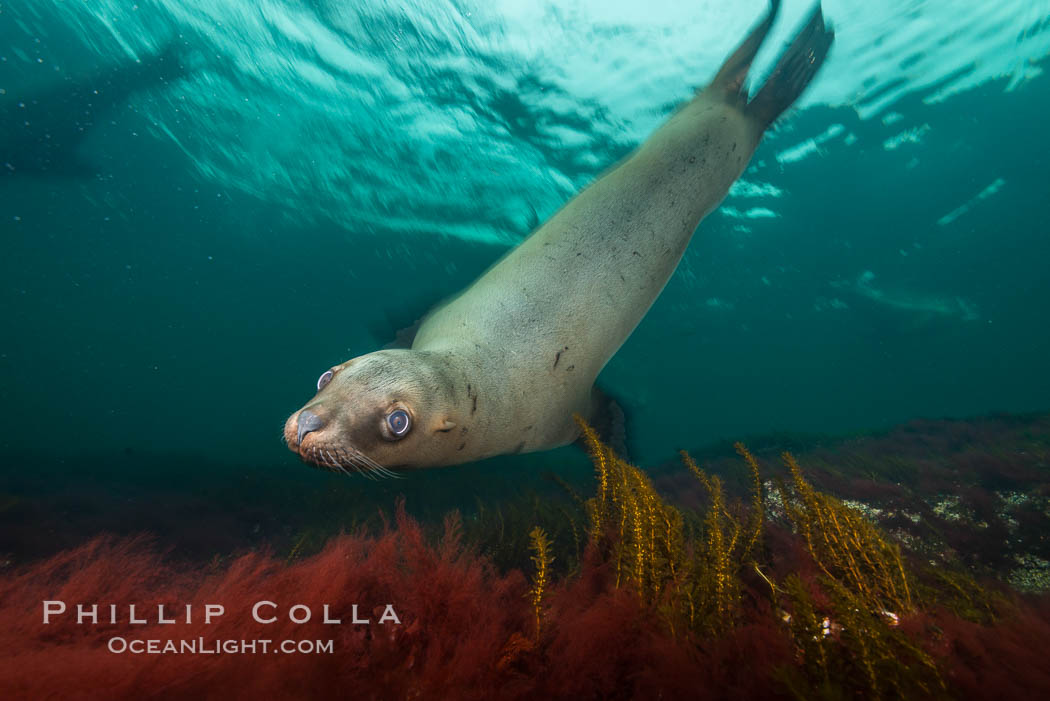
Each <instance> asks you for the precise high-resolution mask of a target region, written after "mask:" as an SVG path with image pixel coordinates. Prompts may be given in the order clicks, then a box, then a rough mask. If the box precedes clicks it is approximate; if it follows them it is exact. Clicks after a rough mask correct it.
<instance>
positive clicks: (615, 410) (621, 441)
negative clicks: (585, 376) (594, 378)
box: [587, 387, 630, 461]
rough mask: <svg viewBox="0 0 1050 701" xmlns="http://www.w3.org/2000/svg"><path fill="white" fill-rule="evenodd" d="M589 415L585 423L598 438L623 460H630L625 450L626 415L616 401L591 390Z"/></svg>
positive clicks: (601, 392) (595, 388)
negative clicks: (589, 425)
mask: <svg viewBox="0 0 1050 701" xmlns="http://www.w3.org/2000/svg"><path fill="white" fill-rule="evenodd" d="M591 406H592V409H591V415H590V416H589V417H588V419H587V421H588V423H590V424H591V428H593V429H594V432H595V433H597V434H598V438H600V439H601V440H602V442H603V443H605V445H607V446H609V447H610V448H612V449H613V452H614V453H616V454H617V455H619V456H620V457H621V458H623V459H624V460H628V461H629V460H630V454H629V451H628V450H627V415H626V414H625V413H624V410H623V407H622V406H621V405H620V403H619V402H618V401H616V400H615V399H613V398H612V397H611V396H610V395H609V394H608V393H606V392H605V391H603V390H601V389H599V388H597V387H594V388H593V389H591Z"/></svg>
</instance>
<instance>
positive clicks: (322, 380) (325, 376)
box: [317, 370, 335, 392]
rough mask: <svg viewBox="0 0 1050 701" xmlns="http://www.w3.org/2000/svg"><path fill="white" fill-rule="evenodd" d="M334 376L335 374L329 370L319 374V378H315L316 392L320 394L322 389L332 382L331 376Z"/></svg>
mask: <svg viewBox="0 0 1050 701" xmlns="http://www.w3.org/2000/svg"><path fill="white" fill-rule="evenodd" d="M334 374H335V373H333V372H332V371H331V370H325V371H324V372H323V373H322V374H321V376H320V377H318V378H317V391H318V392H320V391H321V390H322V389H324V388H325V385H327V384H328V383H329V382H331V381H332V375H334Z"/></svg>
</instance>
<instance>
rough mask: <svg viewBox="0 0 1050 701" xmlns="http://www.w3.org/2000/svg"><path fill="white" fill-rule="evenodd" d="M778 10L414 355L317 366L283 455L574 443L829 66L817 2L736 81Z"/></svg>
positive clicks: (380, 465) (373, 456) (443, 316)
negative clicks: (752, 163)
mask: <svg viewBox="0 0 1050 701" xmlns="http://www.w3.org/2000/svg"><path fill="white" fill-rule="evenodd" d="M779 4H780V3H779V0H775V1H774V2H772V3H771V5H770V9H769V11H768V13H767V14H766V16H765V18H764V19H763V20H762V21H761V22H760V23H759V24H758V26H757V27H756V28H755V29H754V30H752V32H751V33H750V34H749V35H748V37H747V38H746V39H745V40H744V42H743V43H742V44H741V45H740V46H739V48H737V50H736V51H735V52H734V53H733V54H732V55H731V56H730V57H729V58H728V59H727V60H726V62H725V63H724V64H723V65H722V67H721V69H720V70H719V71H718V74H717V75H716V76H715V78H714V80H713V81H712V82H711V84H710V85H708V86H707V87H706V88H704V89H703V91H702V92H700V93H699V94H698V95H697V96H696V97H694V98H693V99H692V100H691V101H690V102H689V103H687V104H686V105H685V106H684V107H682V108H681V109H679V110H678V112H676V113H675V114H674V115H673V116H672V117H671V118H670V119H669V120H668V121H667V122H666V123H665V124H664V125H663V126H661V127H660V128H659V129H658V130H657V131H656V132H655V133H654V134H653V135H652V136H650V137H649V139H648V140H646V141H645V143H643V144H642V145H641V146H640V147H639V148H638V149H637V150H636V151H635V152H634V153H632V154H631V155H630V156H628V157H627V158H626V159H625V160H623V161H622V162H621V163H619V164H618V165H617V166H615V167H614V168H613V169H612V170H610V171H609V172H607V173H606V174H605V175H603V176H602V177H601V178H600V179H599V180H597V181H596V182H594V183H593V184H591V185H590V186H589V187H587V188H586V189H584V190H583V191H582V192H580V193H579V194H578V195H577V196H576V197H575V198H574V199H572V200H571V201H570V202H568V203H567V204H566V205H565V206H563V207H562V208H561V210H559V211H558V212H557V213H556V214H555V215H554V216H553V217H551V219H550V220H549V221H548V222H547V223H546V224H544V225H543V226H541V227H540V228H539V229H537V230H536V231H535V232H533V233H532V235H530V236H529V237H528V238H527V239H525V241H523V242H522V243H521V244H520V245H519V246H517V247H516V248H514V249H513V250H512V251H511V252H510V253H508V254H507V255H506V256H505V257H504V258H502V259H501V260H500V261H498V262H497V263H496V264H495V265H494V266H493V267H492V268H490V269H489V270H488V271H487V272H485V273H484V274H483V275H482V276H481V277H480V278H479V279H478V280H477V281H475V282H474V283H473V284H472V285H471V286H470V287H468V288H467V289H466V290H464V291H463V292H461V293H460V294H459V295H458V296H457V297H455V298H454V299H452V300H451V301H448V302H446V303H445V304H443V305H440V306H439V307H437V308H436V309H434V310H432V311H431V312H430V313H429V314H428V315H427V316H426V317H424V319H423V320H422V322H421V324H420V326H419V328H418V331H417V332H416V335H415V337H414V339H413V340H412V343H411V348H404V349H390V350H380V351H376V352H374V353H369V354H367V355H363V356H361V357H358V358H354V359H352V360H349V361H347V362H345V363H343V364H341V365H338V366H336V367H333V368H331V369H329V370H326V371H325V372H324V373H323V374H322V375H321V377H320V379H319V380H318V383H317V390H318V391H317V394H316V396H315V397H314V398H313V399H312V400H310V402H309V403H308V404H307V405H306V406H305V407H303V408H302V409H301V410H299V411H297V412H295V413H294V414H292V415H291V416H290V417H289V418H288V420H287V422H286V423H285V427H284V438H285V440H286V441H287V443H288V447H289V448H291V450H293V451H294V452H296V453H298V454H299V455H300V456H301V457H302V458H303V459H304V460H306V461H307V462H310V463H313V464H315V465H317V466H319V467H325V468H328V469H331V470H339V471H345V472H350V471H360V472H364V473H366V474H373V473H377V472H378V473H385V472H386V470H387V468H418V467H434V466H441V465H452V464H457V463H464V462H469V461H473V460H479V459H482V458H486V457H490V456H494V455H500V454H505V453H523V452H529V451H536V450H544V449H548V448H554V447H557V446H561V445H565V444H567V443H570V442H572V441H573V440H574V439H576V438H577V431H578V429H577V426H576V423H575V422H574V421H573V418H572V417H573V415H574V414H579V415H582V416H583V417H585V418H587V417H593V416H595V415H596V414H597V413H599V412H601V411H602V404H603V400H602V398H601V395H600V393H599V392H597V391H596V390H595V389H594V381H595V379H596V378H597V376H598V373H599V371H601V369H602V367H604V365H605V364H606V362H607V361H608V360H609V358H611V357H612V355H613V354H614V353H615V352H616V351H617V349H619V347H620V346H621V344H623V342H624V341H625V340H626V339H627V337H628V336H629V335H630V334H631V332H632V331H633V330H634V328H635V326H637V324H638V322H639V321H641V319H642V317H643V316H644V315H645V313H646V312H647V311H648V309H649V307H650V306H651V305H652V303H653V301H654V300H655V299H656V297H657V296H658V295H659V294H660V292H661V290H662V289H663V287H664V285H665V284H666V283H667V280H668V279H669V278H670V276H671V274H672V273H673V272H674V269H675V267H676V266H677V265H678V261H679V260H680V259H681V257H682V254H683V253H684V252H685V249H686V246H688V244H689V240H690V238H691V237H692V235H693V231H694V230H695V229H696V227H697V225H698V224H699V223H700V220H701V219H702V218H703V217H704V216H705V215H706V214H707V213H708V212H710V211H711V210H712V209H714V208H715V207H716V206H717V205H718V203H719V202H721V200H722V199H723V198H724V197H725V195H726V193H727V192H728V191H729V186H730V185H731V184H732V183H733V181H735V180H736V179H737V178H738V177H739V176H740V174H741V172H743V170H744V167H745V166H746V165H747V163H748V161H749V160H750V158H751V155H752V154H753V153H754V151H755V149H756V147H757V146H758V143H759V140H760V139H761V138H762V134H763V133H764V132H765V130H766V129H767V128H768V127H769V125H770V124H771V123H772V122H773V121H774V120H775V119H776V118H777V117H778V116H779V115H780V114H781V113H782V112H783V111H784V110H785V109H786V108H787V107H788V106H789V105H791V104H792V102H794V101H795V99H796V98H797V97H798V96H799V95H800V94H801V93H802V91H803V89H804V88H805V87H806V85H807V84H808V83H809V82H810V80H812V78H813V76H814V75H815V74H816V73H817V71H818V70H819V68H820V66H821V64H822V63H823V61H824V58H825V56H826V54H827V51H828V49H829V47H830V46H831V43H832V38H833V34H832V32H831V31H830V30H829V29H828V28H827V27H826V26H825V24H824V18H823V15H822V13H821V10H820V6H819V5H818V6H817V8H816V9H815V10H814V11H813V12H812V14H811V15H810V17H809V18H808V21H807V22H806V23H805V25H804V27H803V28H802V30H801V31H800V32H799V34H798V35H797V36H796V37H795V39H794V41H793V42H792V43H791V45H790V46H789V47H788V49H787V50H786V51H785V52H784V55H783V56H782V57H781V58H780V60H779V61H778V63H777V65H776V67H775V68H774V71H773V73H772V75H771V76H770V77H769V79H768V80H767V81H766V83H765V85H764V86H763V87H762V88H761V90H759V91H758V93H757V94H756V95H755V96H754V97H753V98H751V99H750V100H749V99H748V93H747V90H746V88H745V87H744V82H745V78H746V77H747V73H748V69H749V68H750V66H751V62H752V60H753V59H754V57H755V54H756V53H757V52H758V49H759V47H760V46H761V44H762V41H763V40H764V39H765V37H766V35H767V33H768V32H769V28H770V26H771V25H772V23H773V20H774V18H775V16H776V14H777V10H778V8H779Z"/></svg>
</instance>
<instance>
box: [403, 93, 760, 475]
mask: <svg viewBox="0 0 1050 701" xmlns="http://www.w3.org/2000/svg"><path fill="white" fill-rule="evenodd" d="M759 136H760V131H759V130H758V129H756V128H755V126H753V125H752V124H751V120H748V119H746V118H744V117H743V116H742V115H741V114H739V113H738V112H735V110H734V108H733V107H731V106H729V105H727V104H726V103H725V102H724V101H720V100H713V99H705V98H704V96H703V95H701V96H700V97H699V98H697V99H696V100H693V101H692V102H691V103H690V104H689V105H688V106H687V107H685V108H684V109H682V110H681V111H679V112H678V113H677V114H676V115H675V116H674V117H673V118H672V119H671V121H669V122H668V123H666V124H665V125H664V126H663V127H662V128H661V129H660V130H659V131H657V132H656V133H655V134H653V136H652V137H650V138H649V140H648V141H646V143H645V145H644V146H642V148H641V149H639V150H638V151H637V152H636V153H635V154H633V155H632V156H631V157H629V158H628V159H627V160H626V161H624V162H623V163H621V164H620V165H618V166H617V167H616V168H615V169H614V170H612V171H611V172H609V173H607V174H606V175H605V176H604V177H603V178H602V179H601V180H599V181H597V182H596V183H594V184H593V185H592V186H590V187H589V188H587V189H586V190H584V191H583V192H581V193H580V194H579V195H578V196H577V197H575V198H574V199H573V200H571V201H570V202H569V203H568V204H566V205H565V206H564V207H563V208H562V209H561V210H560V211H559V212H558V213H557V214H555V215H554V217H553V218H551V219H550V220H549V221H548V222H547V223H546V224H544V225H543V226H542V227H540V228H539V229H538V230H537V231H536V232H534V233H533V234H532V235H531V236H530V237H529V238H528V239H526V240H525V241H524V242H523V243H522V244H521V245H519V246H518V247H517V248H515V249H514V250H513V251H512V252H511V253H510V254H509V255H507V256H506V257H505V258H503V259H502V260H501V261H500V262H499V263H497V264H496V265H495V266H494V267H492V268H491V269H490V270H489V271H488V272H487V273H485V274H484V275H483V276H482V277H481V278H480V279H478V280H477V281H476V282H475V283H474V284H473V285H471V286H470V287H469V288H467V290H466V291H465V292H463V293H462V294H461V295H459V296H458V297H457V298H455V299H454V300H452V301H451V302H449V303H448V304H446V305H444V306H443V307H441V308H440V309H438V310H436V311H435V312H433V313H432V314H430V315H429V316H428V317H427V318H426V319H425V321H424V322H423V324H422V326H421V327H420V329H419V331H418V333H417V335H416V338H415V341H414V343H413V345H412V348H413V350H429V351H437V352H442V351H447V352H449V353H450V355H451V356H452V358H455V360H452V359H450V361H449V362H450V363H454V364H456V365H462V366H463V367H464V368H477V369H478V372H475V373H472V376H473V378H474V380H473V382H471V383H470V384H471V394H472V395H475V396H476V397H477V401H478V402H479V403H480V404H481V406H482V407H483V408H484V411H483V412H482V413H481V416H477V414H476V413H473V414H472V418H471V419H470V420H471V423H472V424H474V425H473V427H472V428H471V430H470V433H471V440H470V441H469V443H468V446H467V447H466V448H464V450H467V449H468V448H471V447H472V448H473V449H472V450H470V452H469V453H468V456H469V458H468V459H472V460H473V459H478V458H481V457H487V456H489V455H496V454H499V453H501V452H507V450H506V446H511V447H512V451H511V452H528V451H533V450H543V449H546V448H552V447H556V446H559V445H564V444H565V443H568V442H570V441H572V440H574V439H575V437H576V426H575V424H574V422H573V421H572V415H573V414H580V415H582V416H584V417H588V416H590V415H591V414H592V413H593V412H594V411H595V407H594V402H595V399H594V397H593V396H592V395H593V392H592V388H593V386H594V381H595V379H596V378H597V376H598V373H599V372H600V371H601V369H602V368H603V367H604V366H605V364H606V363H607V362H608V361H609V359H610V358H611V357H612V356H613V354H614V353H616V351H617V350H618V349H619V348H620V346H621V345H622V344H623V342H624V341H625V340H627V337H628V336H629V335H630V334H631V332H632V331H634V329H635V327H636V326H637V325H638V323H639V322H640V321H641V320H642V317H643V316H645V313H646V312H647V311H648V310H649V308H650V306H652V304H653V302H654V301H655V300H656V298H657V297H658V296H659V294H660V292H661V291H662V290H663V288H664V286H665V285H666V284H667V280H668V279H669V278H670V277H671V274H672V273H673V272H674V269H675V267H676V266H677V265H678V262H679V260H680V259H681V257H682V255H683V254H684V253H685V250H686V248H687V246H688V245H689V240H690V238H691V237H692V234H693V231H694V229H695V228H696V225H697V223H699V221H700V220H701V219H702V218H703V217H704V215H706V214H707V213H708V212H709V211H710V210H711V209H713V208H714V207H715V206H716V205H717V204H718V203H719V202H720V201H721V200H722V199H723V198H724V197H725V195H726V193H727V192H728V190H729V186H730V185H731V184H732V183H733V181H734V180H736V179H737V177H739V175H740V173H741V172H742V170H743V168H744V167H745V165H746V163H747V161H748V159H749V158H750V157H751V154H752V153H753V151H754V149H755V146H757V144H758V137H759ZM709 162H711V163H717V164H718V165H717V167H710V166H709V165H708V163H709ZM462 389H463V391H464V392H466V387H463V388H462ZM473 401H474V400H473V398H471V399H470V402H471V405H472V406H473Z"/></svg>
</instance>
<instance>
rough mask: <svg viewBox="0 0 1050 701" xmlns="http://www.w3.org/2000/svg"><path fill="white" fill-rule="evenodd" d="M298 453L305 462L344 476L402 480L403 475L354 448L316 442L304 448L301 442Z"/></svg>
mask: <svg viewBox="0 0 1050 701" xmlns="http://www.w3.org/2000/svg"><path fill="white" fill-rule="evenodd" d="M296 452H297V453H298V454H299V457H300V458H301V459H302V460H303V462H305V463H307V464H309V465H313V466H315V467H319V468H321V469H322V470H327V471H329V472H337V473H341V474H344V475H353V474H360V475H364V476H365V477H367V478H369V479H372V480H375V479H379V478H388V479H400V478H401V475H399V474H397V473H396V472H393V471H392V470H390V469H388V468H386V467H384V466H382V465H380V464H379V463H378V462H376V461H375V460H373V459H372V458H370V457H368V456H367V455H365V454H364V453H362V452H361V451H360V450H357V449H356V448H353V447H349V448H347V447H342V446H331V445H326V444H321V445H315V444H314V442H311V444H310V445H308V446H304V445H303V444H302V443H301V442H300V443H299V446H298V450H296Z"/></svg>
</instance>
